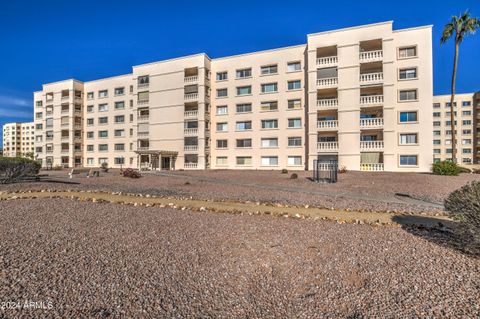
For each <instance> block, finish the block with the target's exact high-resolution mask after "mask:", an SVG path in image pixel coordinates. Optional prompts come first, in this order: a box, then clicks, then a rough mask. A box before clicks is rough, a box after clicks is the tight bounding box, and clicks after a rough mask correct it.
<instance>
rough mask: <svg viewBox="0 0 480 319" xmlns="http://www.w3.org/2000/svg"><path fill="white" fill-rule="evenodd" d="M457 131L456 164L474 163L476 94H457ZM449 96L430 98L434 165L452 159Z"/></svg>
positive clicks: (455, 104)
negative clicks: (431, 100) (431, 99)
mask: <svg viewBox="0 0 480 319" xmlns="http://www.w3.org/2000/svg"><path fill="white" fill-rule="evenodd" d="M453 106H454V116H455V123H454V125H455V131H456V134H457V135H456V141H457V144H456V149H457V161H458V163H461V164H472V163H477V162H478V161H477V157H476V156H477V154H478V151H477V149H478V148H479V145H478V141H477V140H478V138H477V132H478V131H479V130H478V129H477V125H478V124H477V122H478V118H477V117H478V109H477V108H478V107H480V104H479V102H478V93H465V94H456V95H455V100H454V103H453ZM450 112H451V111H450V94H446V95H437V96H434V97H433V161H434V162H439V161H444V160H451V159H452V129H451V118H450V115H451V113H450Z"/></svg>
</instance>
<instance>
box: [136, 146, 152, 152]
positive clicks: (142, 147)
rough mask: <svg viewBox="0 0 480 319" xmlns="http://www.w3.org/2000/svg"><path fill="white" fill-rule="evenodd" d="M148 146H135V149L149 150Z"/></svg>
mask: <svg viewBox="0 0 480 319" xmlns="http://www.w3.org/2000/svg"><path fill="white" fill-rule="evenodd" d="M149 148H150V147H149V146H138V147H137V150H138V151H148V150H149Z"/></svg>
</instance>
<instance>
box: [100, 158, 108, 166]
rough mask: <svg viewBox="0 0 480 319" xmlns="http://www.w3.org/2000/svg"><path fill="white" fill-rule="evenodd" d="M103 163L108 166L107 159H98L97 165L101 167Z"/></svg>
mask: <svg viewBox="0 0 480 319" xmlns="http://www.w3.org/2000/svg"><path fill="white" fill-rule="evenodd" d="M103 163H106V164H108V158H106V157H100V158H99V159H98V164H100V165H102V164H103Z"/></svg>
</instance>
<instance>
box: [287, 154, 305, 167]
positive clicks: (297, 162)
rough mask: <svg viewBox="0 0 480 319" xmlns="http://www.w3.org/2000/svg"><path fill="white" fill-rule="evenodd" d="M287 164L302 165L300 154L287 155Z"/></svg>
mask: <svg viewBox="0 0 480 319" xmlns="http://www.w3.org/2000/svg"><path fill="white" fill-rule="evenodd" d="M287 164H288V165H290V166H299V165H302V157H301V156H289V157H288V160H287Z"/></svg>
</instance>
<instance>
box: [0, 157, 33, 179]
mask: <svg viewBox="0 0 480 319" xmlns="http://www.w3.org/2000/svg"><path fill="white" fill-rule="evenodd" d="M41 167H42V166H41V165H40V163H38V162H36V161H34V160H31V159H28V158H23V157H2V158H0V184H7V183H13V182H18V181H20V180H21V179H22V178H24V177H27V176H32V175H37V174H38V172H39V171H40V168H41Z"/></svg>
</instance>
